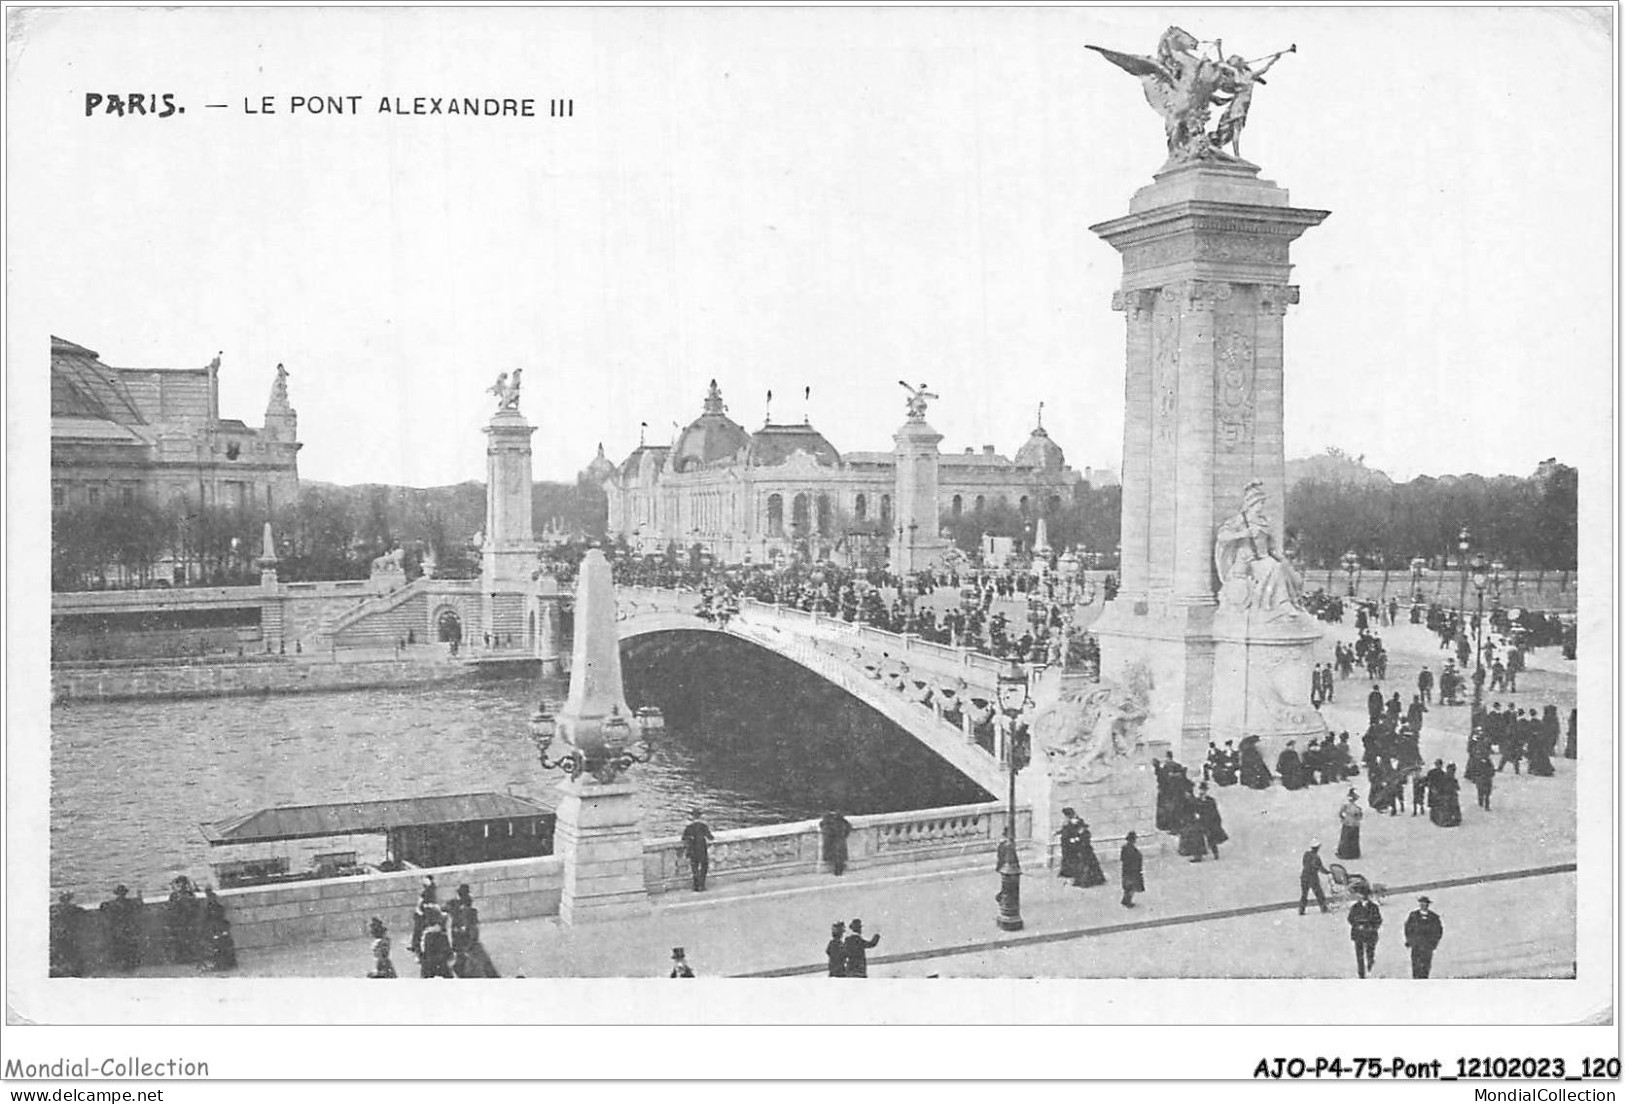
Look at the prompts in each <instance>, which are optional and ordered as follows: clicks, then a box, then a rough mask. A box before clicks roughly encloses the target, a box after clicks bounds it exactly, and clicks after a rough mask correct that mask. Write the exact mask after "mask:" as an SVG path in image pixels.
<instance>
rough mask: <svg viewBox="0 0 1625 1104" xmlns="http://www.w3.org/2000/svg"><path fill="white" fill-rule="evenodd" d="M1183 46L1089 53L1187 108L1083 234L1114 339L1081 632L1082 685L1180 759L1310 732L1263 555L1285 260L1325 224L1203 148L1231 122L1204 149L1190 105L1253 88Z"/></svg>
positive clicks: (1185, 38) (1276, 537) (1284, 614)
mask: <svg viewBox="0 0 1625 1104" xmlns="http://www.w3.org/2000/svg"><path fill="white" fill-rule="evenodd" d="M1199 45H1200V44H1199V43H1198V42H1197V41H1196V39H1195V37H1194V36H1189V35H1186V34H1185V32H1183V31H1180V30H1179V29H1178V28H1170V29H1169V31H1168V32H1167V34H1165V35H1164V37H1163V42H1162V44H1161V45H1160V46H1159V52H1158V56H1157V57H1156V58H1138V59H1136V58H1133V57H1131V56H1129V55H1122V54H1114V53H1113V52H1111V51H1100V52H1101V53H1103V54H1105V55H1106V56H1107V58H1108V60H1111V61H1113V62H1114V64H1118V65H1119V66H1121V67H1123V68H1127V69H1129V71H1130V72H1133V73H1135V74H1136V75H1139V76H1140V77H1141V80H1142V82H1147V84H1148V88H1149V84H1150V83H1155V82H1158V81H1161V82H1162V83H1163V84H1166V85H1167V86H1168V87H1170V88H1174V87H1178V88H1184V86H1185V85H1190V86H1191V87H1190V88H1189V89H1186V91H1189V92H1190V93H1191V95H1190V96H1188V97H1186V98H1184V99H1182V100H1180V101H1179V102H1182V103H1194V104H1197V105H1198V106H1196V107H1194V108H1186V109H1184V111H1185V114H1179V113H1178V112H1175V111H1173V110H1172V109H1171V108H1169V109H1165V122H1166V123H1167V130H1168V140H1169V152H1170V157H1169V161H1168V163H1167V164H1166V165H1165V166H1164V168H1163V169H1162V171H1160V172H1158V173H1157V174H1156V175H1155V176H1154V177H1153V181H1154V182H1153V183H1152V184H1150V185H1148V186H1147V187H1144V188H1141V189H1140V190H1139V191H1138V192H1136V193H1135V195H1134V197H1133V199H1132V201H1131V202H1130V204H1129V213H1128V214H1127V215H1126V216H1124V217H1122V218H1117V219H1113V220H1111V221H1109V222H1104V223H1101V224H1099V225H1098V226H1094V227H1092V228H1091V229H1093V230H1094V231H1095V233H1097V234H1099V235H1100V236H1101V237H1102V238H1104V239H1105V240H1106V241H1107V242H1108V243H1110V244H1111V246H1112V247H1113V248H1115V249H1116V250H1117V251H1118V252H1119V253H1121V254H1122V257H1123V283H1122V288H1121V290H1120V291H1118V292H1117V293H1116V294H1115V295H1114V296H1113V297H1112V306H1113V308H1114V309H1116V310H1120V311H1123V312H1124V315H1125V318H1126V321H1127V323H1128V342H1127V383H1126V387H1125V417H1124V431H1123V432H1124V436H1123V477H1122V478H1123V505H1122V546H1123V551H1122V567H1121V571H1120V589H1119V591H1118V593H1117V597H1116V599H1115V600H1114V601H1113V602H1111V603H1109V604H1108V605H1107V607H1106V610H1105V612H1104V613H1103V615H1102V616H1101V618H1100V620H1099V621H1098V622H1097V623H1096V625H1095V627H1094V631H1095V632H1096V633H1097V634H1098V635H1099V637H1100V641H1101V656H1102V673H1103V674H1104V675H1106V676H1107V677H1110V678H1113V679H1115V680H1117V681H1119V682H1127V681H1130V678H1131V676H1132V677H1135V678H1139V679H1142V680H1145V679H1149V685H1150V686H1151V700H1152V708H1151V715H1150V716H1149V717H1148V719H1147V721H1146V724H1145V731H1146V734H1147V736H1149V737H1153V738H1155V739H1165V740H1167V741H1168V742H1169V743H1170V744H1171V746H1172V747H1174V748H1175V749H1176V754H1178V755H1180V757H1181V758H1183V759H1185V760H1186V761H1192V760H1194V759H1199V758H1200V757H1201V755H1202V754H1203V753H1205V751H1206V747H1207V743H1208V741H1209V740H1210V739H1212V740H1217V741H1220V742H1221V743H1222V742H1223V741H1224V740H1227V739H1240V738H1242V737H1245V736H1252V735H1256V736H1259V737H1262V738H1264V741H1265V742H1266V744H1274V745H1279V744H1280V743H1283V742H1284V741H1285V740H1286V739H1289V738H1293V737H1297V736H1310V735H1315V734H1318V733H1321V732H1324V730H1325V725H1324V722H1322V721H1321V719H1320V716H1319V714H1318V713H1317V712H1316V711H1315V710H1314V709H1313V708H1311V707H1310V705H1309V701H1308V695H1309V672H1310V668H1311V665H1312V663H1313V652H1312V648H1313V646H1314V644H1315V643H1316V641H1318V640H1319V638H1320V633H1319V631H1318V629H1317V628H1316V627H1315V624H1314V621H1313V619H1312V618H1310V617H1309V616H1308V615H1307V614H1304V613H1303V612H1302V610H1301V608H1299V607H1297V605H1296V591H1295V589H1294V586H1293V582H1294V579H1295V576H1293V574H1292V568H1291V565H1290V563H1288V562H1287V561H1286V559H1285V557H1284V555H1283V554H1282V551H1281V550H1282V548H1283V533H1282V521H1283V505H1284V501H1283V495H1284V491H1285V487H1284V480H1285V469H1286V457H1285V452H1284V446H1283V441H1282V379H1283V371H1284V367H1285V359H1284V344H1283V323H1284V318H1285V315H1286V311H1287V308H1288V307H1289V306H1290V305H1291V304H1293V303H1296V302H1297V301H1298V288H1297V287H1295V286H1293V285H1292V284H1290V283H1288V280H1289V278H1290V274H1291V270H1292V266H1291V264H1290V262H1289V258H1288V250H1289V247H1290V245H1291V243H1292V242H1293V241H1294V240H1295V239H1296V238H1297V237H1298V236H1299V235H1301V234H1302V233H1303V232H1304V231H1305V230H1307V229H1309V228H1310V227H1313V226H1316V225H1318V224H1319V223H1320V222H1321V220H1323V219H1324V218H1326V216H1327V214H1328V212H1326V211H1318V210H1308V209H1305V208H1300V207H1293V206H1292V205H1291V204H1290V203H1289V200H1288V195H1287V192H1286V190H1285V189H1284V188H1280V187H1277V186H1276V185H1275V184H1274V183H1273V182H1270V181H1267V180H1261V179H1259V178H1258V172H1259V170H1258V167H1257V166H1256V165H1252V164H1250V163H1248V162H1246V161H1243V160H1241V159H1240V158H1239V157H1236V156H1232V155H1230V154H1227V153H1225V152H1223V151H1222V150H1220V149H1219V148H1218V146H1219V145H1220V144H1221V143H1222V142H1223V141H1226V140H1230V139H1236V143H1235V144H1238V145H1239V134H1240V125H1241V123H1240V122H1237V121H1234V120H1231V121H1230V122H1229V123H1227V122H1226V120H1221V125H1220V128H1219V130H1217V131H1215V132H1214V133H1213V134H1212V135H1208V134H1206V133H1204V130H1205V125H1206V122H1207V111H1208V107H1207V104H1208V97H1209V94H1210V92H1211V91H1212V90H1214V89H1217V90H1221V91H1222V90H1223V89H1224V87H1226V82H1229V86H1230V87H1231V88H1232V90H1233V89H1234V88H1236V87H1241V86H1242V84H1243V83H1245V85H1246V89H1247V92H1248V95H1249V98H1250V95H1251V84H1250V82H1251V80H1252V79H1253V78H1254V77H1256V75H1257V74H1255V73H1253V72H1252V71H1251V70H1247V69H1246V64H1245V63H1241V68H1240V69H1238V68H1236V59H1231V60H1230V61H1228V62H1222V61H1216V60H1214V59H1212V58H1207V57H1199V56H1197V55H1196V54H1195V53H1194V51H1195V49H1196V47H1197V46H1199ZM1260 72H1261V70H1260ZM1203 82H1207V83H1206V84H1203ZM1148 98H1149V92H1148ZM1226 118H1227V119H1230V116H1229V114H1228V113H1227V116H1226ZM1241 121H1245V114H1244V113H1243V115H1242V117H1241ZM1227 125H1228V126H1229V127H1230V131H1229V132H1228V136H1227V131H1226V126H1227ZM1244 506H1245V510H1244ZM1243 515H1245V516H1244V517H1243ZM1221 567H1222V569H1223V570H1225V571H1226V572H1228V573H1229V577H1228V578H1225V579H1220V578H1219V577H1218V571H1219V570H1220V569H1221ZM1266 754H1267V753H1266ZM1269 759H1270V761H1272V762H1273V756H1269Z"/></svg>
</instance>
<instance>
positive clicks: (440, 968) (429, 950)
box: [418, 901, 457, 978]
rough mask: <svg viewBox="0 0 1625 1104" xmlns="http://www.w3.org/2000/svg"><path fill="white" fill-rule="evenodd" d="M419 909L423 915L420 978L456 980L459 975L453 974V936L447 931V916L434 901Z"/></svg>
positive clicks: (419, 965) (426, 902)
mask: <svg viewBox="0 0 1625 1104" xmlns="http://www.w3.org/2000/svg"><path fill="white" fill-rule="evenodd" d="M418 907H419V909H420V910H421V912H422V915H423V931H422V934H421V937H420V938H421V941H420V944H419V948H420V949H419V951H418V976H419V977H425V978H455V977H456V976H457V975H456V974H454V973H452V972H451V935H450V933H448V932H447V931H446V914H445V913H444V912H442V911H441V910H440V906H439V905H436V904H435V903H434V902H432V901H424V902H422V903H421V904H420V905H419V906H418Z"/></svg>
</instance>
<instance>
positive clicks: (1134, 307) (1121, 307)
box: [1112, 288, 1157, 315]
mask: <svg viewBox="0 0 1625 1104" xmlns="http://www.w3.org/2000/svg"><path fill="white" fill-rule="evenodd" d="M1156 299H1157V293H1156V290H1155V289H1154V288H1140V289H1138V290H1135V291H1114V292H1112V310H1114V311H1127V312H1128V313H1129V314H1130V315H1135V314H1141V313H1143V312H1145V311H1149V310H1150V309H1151V307H1152V305H1153V304H1155V302H1156Z"/></svg>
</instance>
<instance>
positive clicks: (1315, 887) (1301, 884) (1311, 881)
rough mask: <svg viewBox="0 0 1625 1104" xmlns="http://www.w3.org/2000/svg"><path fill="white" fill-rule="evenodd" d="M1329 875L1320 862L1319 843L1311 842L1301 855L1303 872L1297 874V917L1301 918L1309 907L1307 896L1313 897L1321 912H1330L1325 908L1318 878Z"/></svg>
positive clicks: (1324, 865) (1322, 889) (1324, 891)
mask: <svg viewBox="0 0 1625 1104" xmlns="http://www.w3.org/2000/svg"><path fill="white" fill-rule="evenodd" d="M1327 873H1330V871H1328V870H1327V869H1326V864H1325V863H1323V862H1321V861H1320V841H1319V840H1313V841H1311V842H1310V844H1309V850H1307V851H1305V852H1304V853H1303V870H1302V871H1301V872H1300V873H1299V874H1298V915H1299V916H1302V915H1303V913H1304V910H1305V909H1306V908H1308V907H1309V895H1310V894H1311V893H1313V894H1314V895H1315V900H1316V902H1318V903H1319V905H1320V911H1321V912H1330V911H1331V909H1329V908H1327V907H1326V890H1325V889H1324V888H1322V887H1321V884H1320V876H1321V875H1322V874H1327Z"/></svg>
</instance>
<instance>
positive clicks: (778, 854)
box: [643, 801, 1032, 893]
mask: <svg viewBox="0 0 1625 1104" xmlns="http://www.w3.org/2000/svg"><path fill="white" fill-rule="evenodd" d="M1008 819H1009V811H1008V809H1007V808H1006V807H1005V805H1004V804H1003V803H1001V802H997V801H990V802H985V803H981V804H976V805H953V806H946V807H943V808H937V809H920V810H917V811H914V812H904V813H876V814H872V815H867V816H851V817H847V820H848V822H849V823H850V824H851V825H852V834H851V835H850V836H849V837H847V868H848V869H849V870H852V869H872V868H874V867H879V866H886V865H892V864H901V863H917V862H930V861H934V860H940V859H953V858H957V857H963V856H973V855H986V856H987V858H988V862H989V863H991V862H992V856H993V854H994V851H995V849H996V848H997V846H998V841H999V840H1000V838H1002V837H1003V835H1004V831H1005V824H1006V823H1007V822H1008ZM1016 838H1017V839H1018V840H1021V841H1022V842H1028V841H1030V840H1031V839H1032V810H1031V809H1030V808H1029V807H1027V806H1025V805H1019V806H1017V808H1016ZM643 859H644V881H645V883H646V884H647V885H648V887H649V890H650V892H652V893H664V892H671V891H675V890H684V889H688V888H689V887H690V885H691V884H692V883H691V879H692V872H691V871H690V869H689V865H688V857H687V855H686V854H685V853H684V850H683V841H682V839H681V838H679V837H676V836H670V837H664V838H660V839H652V840H646V841H645V842H644V845H643ZM710 859H711V870H710V877H711V881H712V882H713V883H715V884H720V885H726V884H728V883H730V882H737V881H754V880H759V879H763V878H790V877H798V876H806V875H815V874H819V873H826V872H828V871H829V869H830V867H829V864H828V863H827V862H826V861H825V860H824V856H823V835H822V833H821V832H820V831H819V826H818V821H816V820H804V821H795V822H792V823H789V824H774V825H767V826H763V827H759V828H735V829H729V830H725V831H721V832H718V833H716V839H715V842H713V843H712V845H711V850H710Z"/></svg>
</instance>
